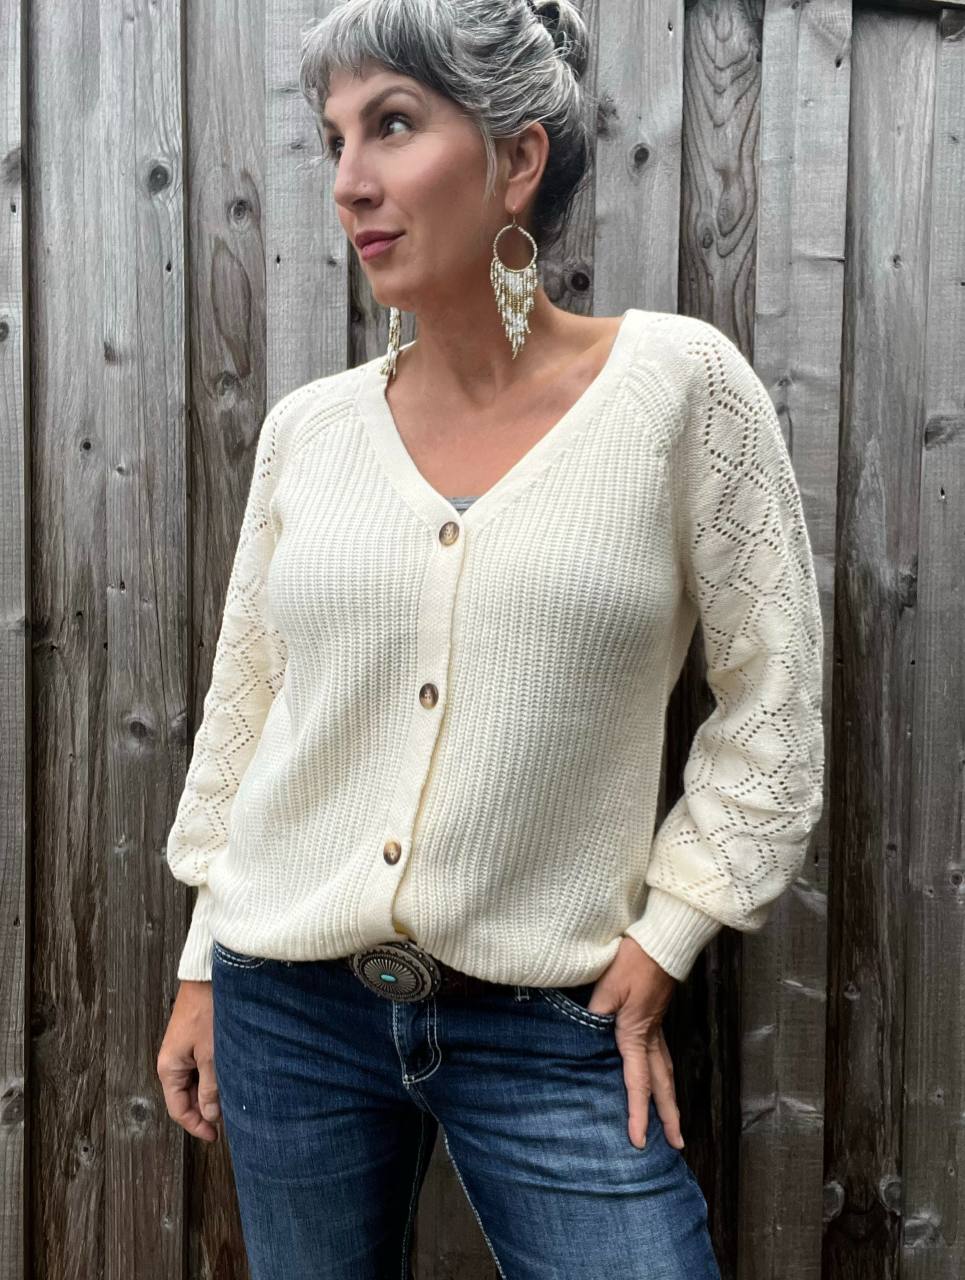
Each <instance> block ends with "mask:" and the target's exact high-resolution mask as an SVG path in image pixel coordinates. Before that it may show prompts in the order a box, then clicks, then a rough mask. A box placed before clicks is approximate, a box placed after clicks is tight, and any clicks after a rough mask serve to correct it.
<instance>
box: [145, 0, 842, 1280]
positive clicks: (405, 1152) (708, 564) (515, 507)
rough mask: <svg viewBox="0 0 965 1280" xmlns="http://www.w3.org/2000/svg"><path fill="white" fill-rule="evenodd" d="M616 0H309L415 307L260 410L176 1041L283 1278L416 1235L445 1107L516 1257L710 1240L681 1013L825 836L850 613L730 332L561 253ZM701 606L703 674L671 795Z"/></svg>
mask: <svg viewBox="0 0 965 1280" xmlns="http://www.w3.org/2000/svg"><path fill="white" fill-rule="evenodd" d="M586 44H587V36H586V29H585V27H584V24H583V22H582V20H581V18H580V15H579V13H578V12H577V10H576V9H575V8H574V7H573V6H572V5H570V4H567V3H560V4H542V5H538V4H530V3H527V2H526V0H511V2H509V3H507V2H506V0H462V2H459V0H349V3H347V4H344V5H342V6H341V7H339V8H336V9H335V10H334V11H332V12H331V13H330V14H329V15H328V17H326V19H325V20H324V21H322V22H321V23H320V24H319V25H318V26H317V27H315V28H314V29H313V30H312V31H311V32H310V33H309V34H308V36H307V38H306V40H305V44H304V48H303V61H302V68H301V82H302V87H303V89H304V90H305V92H306V95H307V97H308V99H309V101H310V102H311V103H312V106H313V108H314V109H315V111H316V112H317V114H318V119H319V124H320V128H321V130H322V132H323V136H324V141H325V147H326V151H327V153H328V154H329V155H330V156H331V158H332V161H333V163H334V165H335V181H334V199H335V202H336V205H337V207H338V214H339V218H340V220H341V222H342V225H343V227H344V229H345V232H346V235H347V236H348V238H349V239H350V241H351V242H352V244H353V245H354V247H355V251H356V252H357V253H358V255H359V260H360V263H361V267H362V269H363V270H364V271H365V272H366V275H367V278H368V279H369V281H370V283H371V287H372V291H373V294H374V296H375V297H376V299H377V300H378V301H379V302H380V303H382V304H384V305H387V306H388V307H389V308H390V324H389V351H388V354H387V356H386V358H385V359H384V360H383V359H382V358H381V357H380V358H376V359H373V360H369V361H367V362H366V363H364V364H361V365H359V366H356V367H355V368H353V369H349V370H345V371H343V372H340V373H337V374H334V375H331V376H328V377H324V378H320V379H317V380H316V381H314V382H312V383H309V384H307V385H306V386H303V387H299V388H297V389H296V390H295V391H293V392H291V393H289V394H288V395H287V396H285V397H284V398H283V399H282V400H281V401H280V402H279V404H277V405H276V406H274V408H273V409H272V410H271V412H270V413H269V415H268V417H267V418H266V420H265V423H264V425H263V427H262V430H261V434H260V437H259V442H258V450H257V458H256V463H255V469H254V473H253V477H252V482H251V490H250V493H249V498H248V504H247V507H246V511H245V517H244V521H243V525H242V529H241V534H240V537H239V543H238V550H237V553H236V558H235V563H234V566H233V569H232V575H231V581H230V583H229V587H228V593H227V597H226V603H225V612H224V622H223V625H222V631H221V635H220V637H219V642H218V648H217V652H216V655H215V659H214V667H213V672H212V679H211V686H210V688H209V691H208V693H207V696H206V698H205V705H204V718H203V722H202V725H201V727H200V729H199V731H198V734H197V736H196V739H195V744H194V750H193V756H192V760H191V766H190V769H189V772H188V777H187V780H186V784H185V790H184V794H183V796H182V798H181V801H180V804H179V807H178V813H177V817H176V821H175V824H174V827H173V829H172V832H171V836H170V839H169V843H168V861H169V863H170V866H171V869H172V871H173V873H174V874H175V875H176V876H177V877H178V878H179V879H181V880H183V881H185V882H187V883H191V884H195V885H197V886H198V898H197V903H196V906H195V910H194V915H193V918H192V923H191V928H190V931H189V935H188V939H187V942H186V944H185V947H184V951H183V953H182V957H181V962H180V965H179V968H178V976H179V977H180V978H181V979H182V985H181V989H180V991H179V994H178V999H177V1002H176V1004H175V1008H174V1012H173V1014H172V1017H171V1022H170V1025H169V1027H168V1031H167V1034H166V1037H165V1041H164V1044H163V1046H162V1049H161V1052H160V1054H159V1059H158V1072H159V1075H160V1077H161V1079H162V1082H163V1083H164V1089H165V1098H166V1103H167V1106H168V1109H169V1112H170V1114H171V1115H172V1117H173V1118H174V1119H175V1120H177V1121H178V1123H180V1124H181V1125H182V1126H183V1127H184V1128H185V1129H186V1130H187V1131H188V1132H189V1133H191V1134H193V1135H195V1136H197V1137H199V1138H201V1139H203V1140H205V1141H212V1140H214V1139H215V1137H216V1136H217V1132H218V1131H217V1129H216V1128H215V1126H214V1124H212V1123H211V1122H210V1118H211V1117H218V1116H219V1114H220V1115H222V1116H223V1120H224V1125H225V1131H226V1136H227V1138H228V1142H229V1147H230V1151H231V1156H232V1163H233V1167H234V1173H235V1178H236V1183H237V1189H238V1196H239V1203H240V1207H241V1214H242V1222H243V1226H244V1232H245V1242H246V1246H247V1249H248V1253H249V1259H250V1263H251V1269H252V1276H253V1277H254V1280H275V1278H276V1277H277V1278H279V1280H280V1278H281V1277H285V1280H296V1278H298V1277H306V1278H307V1277H309V1276H317V1275H325V1276H332V1277H340V1278H344V1280H347V1278H349V1277H353V1278H355V1277H357V1278H359V1280H361V1278H363V1277H371V1278H372V1280H375V1278H376V1277H382V1276H388V1275H397V1274H403V1275H406V1274H411V1273H410V1272H409V1271H408V1262H407V1260H406V1259H407V1255H408V1249H409V1240H410V1233H411V1228H412V1222H413V1219H414V1215H415V1210H416V1205H417V1202H418V1195H419V1189H420V1187H421V1184H422V1180H423V1177H424V1175H425V1171H426V1167H427V1164H428V1161H429V1157H430V1154H431V1151H432V1147H433V1141H434V1139H435V1137H436V1135H437V1131H438V1128H439V1126H440V1125H441V1126H442V1128H443V1136H444V1139H445V1143H446V1147H447V1150H448V1152H449V1155H450V1158H451V1159H452V1162H453V1165H454V1167H455V1168H456V1170H457V1173H458V1175H459V1177H460V1179H461V1181H462V1183H463V1186H464V1188H465V1191H466V1194H467V1198H468V1199H469V1202H470V1204H471V1206H472V1208H473V1211H474V1212H475V1214H476V1217H477V1220H478V1221H479V1224H480V1227H481V1229H482V1231H483V1233H484V1235H485V1238H486V1240H487V1242H488V1244H489V1247H490V1249H491V1250H492V1253H493V1257H494V1259H495V1261H496V1265H497V1268H498V1269H499V1272H500V1274H501V1275H505V1276H510V1277H513V1278H514V1280H524V1278H527V1280H528V1278H533V1280H535V1278H536V1277H550V1276H554V1277H562V1276H567V1277H568V1276H573V1277H577V1276H579V1277H581V1278H582V1277H596V1276H607V1277H612V1278H614V1280H615V1278H616V1277H631V1276H632V1277H644V1276H646V1277H663V1278H665V1280H668V1278H670V1277H683V1276H685V1275H686V1276H688V1277H690V1280H695V1278H696V1277H698V1276H699V1277H713V1276H719V1271H718V1269H717V1265H716V1262H715V1260H714V1256H713V1251H712V1248H711V1244H710V1240H709V1235H708V1231H707V1206H706V1203H705V1201H704V1198H703V1196H702V1194H701V1192H700V1188H699V1186H698V1184H697V1182H696V1180H695V1178H694V1177H693V1175H692V1174H691V1172H690V1170H689V1168H688V1166H687V1163H686V1161H685V1159H684V1157H683V1155H682V1154H681V1148H682V1147H683V1138H682V1136H681V1132H680V1122H679V1115H678V1110H677V1106H676V1102H675V1096H674V1087H673V1078H672V1066H671V1062H670V1057H669V1054H668V1051H667V1046H666V1043H665V1040H664V1037H663V1034H662V1030H661V1022H662V1018H663V1015H664V1012H665V1010H666V1007H667V1005H668V1002H669V1000H670V998H671V995H672V993H673V990H674V988H675V985H676V983H677V982H678V981H680V980H682V979H683V978H684V977H686V975H687V973H688V972H689V970H690V968H691V966H692V965H693V962H694V960H695V959H696V957H697V955H698V954H699V952H700V950H701V949H702V947H703V946H704V945H705V944H706V942H707V941H708V940H709V939H710V938H711V937H713V936H714V934H715V933H716V932H717V931H718V930H719V929H720V928H722V927H723V926H724V925H730V926H732V927H734V928H738V929H745V930H751V929H758V928H760V927H761V926H762V924H763V923H764V920H765V918H766V915H767V913H768V911H769V908H770V906H771V904H772V903H773V902H774V900H775V899H776V898H777V896H778V895H779V894H780V893H781V891H782V890H783V889H784V888H785V887H786V885H787V884H788V883H789V882H790V880H792V879H793V877H794V876H795V875H796V874H797V872H798V870H799V869H800V866H801V863H802V861H803V858H804V855H805V852H806V844H807V838H808V835H809V832H810V830H811V829H812V827H813V825H814V822H815V821H816V819H817V817H818V815H819V813H820V809H821V804H822V797H821V786H822V774H823V736H822V727H821V716H820V691H821V644H822V632H821V620H820V613H819V608H818V599H817V589H816V584H815V579H814V572H813V564H812V560H811V553H810V544H809V541H808V536H807V532H806V529H805V525H804V519H803V514H802V510H801V502H800V496H799V493H798V490H797V486H796V484H795V481H794V476H793V472H792V469H791V464H790V459H789V457H788V454H787V451H786V449H785V447H784V443H783V440H782V437H781V434H780V430H779V427H778V422H777V417H776V414H775V412H774V409H773V406H772V404H771V402H770V399H769V398H768V395H767V392H766V390H765V389H764V387H763V386H762V384H761V383H760V380H759V379H758V378H757V377H756V375H755V374H754V372H753V370H752V369H751V367H750V366H749V365H748V363H747V362H746V361H745V360H744V358H743V357H742V356H741V355H740V353H739V352H738V350H737V349H736V347H734V345H733V344H732V343H731V342H729V340H728V339H727V338H726V337H725V336H724V335H723V334H721V333H720V332H719V331H718V330H716V329H715V328H714V327H712V326H710V325H708V324H705V323H703V322H701V321H698V320H695V319H692V318H688V317H682V316H675V315H672V314H669V313H661V312H648V311H642V310H636V309H632V308H631V309H630V310H628V311H627V312H625V313H624V314H623V315H622V316H618V317H602V318H585V317H576V316H572V315H568V314H566V313H565V312H563V311H562V310H560V309H559V308H557V307H555V306H554V305H553V304H552V303H551V302H550V301H549V299H548V298H547V296H546V294H545V292H544V291H543V290H542V289H541V288H539V287H538V286H537V285H536V278H535V277H536V273H535V263H536V257H537V254H538V252H539V251H540V250H541V249H543V248H545V247H546V246H547V245H548V244H550V243H552V242H553V240H554V239H555V238H556V237H558V235H559V233H560V231H561V229H562V228H563V226H564V225H565V221H566V215H567V211H568V209H569V207H570V204H571V202H572V199H573V195H574V193H575V191H576V190H577V189H578V186H579V184H580V182H581V180H582V179H583V177H584V174H585V168H586V163H587V139H586V135H585V128H584V125H583V123H582V121H583V119H584V114H585V104H584V102H583V100H582V97H581V94H582V90H581V87H580V73H581V71H582V69H583V66H584V64H585V61H586ZM400 310H407V311H412V312H414V313H415V315H416V317H417V321H418V330H417V332H418V336H417V338H416V339H415V341H414V342H410V343H408V344H406V345H405V346H401V345H400V342H399V325H398V317H399V311H400ZM465 495H469V496H465ZM698 618H699V619H700V620H701V622H702V629H703V633H704V641H705V646H706V652H707V658H708V680H709V682H710V684H711V687H712V689H713V692H714V694H715V697H716V701H717V706H716V709H715V711H714V712H713V714H712V715H711V716H710V717H709V718H708V720H707V721H706V723H705V724H704V725H702V726H701V728H700V730H699V732H698V733H697V735H696V736H695V739H694V743H693V747H692V749H691V755H690V759H689V761H688V764H687V768H686V771H685V777H684V780H685V794H684V795H683V796H682V797H681V799H680V800H679V801H678V803H677V804H676V805H675V806H674V808H673V809H672V810H671V812H670V813H669V814H668V815H667V817H666V819H665V821H664V822H663V823H662V824H661V827H660V829H659V831H657V832H656V834H655V835H654V832H653V821H654V813H655V807H656V799H657V784H658V780H659V774H660V760H661V748H662V735H663V719H664V714H665V709H666V704H667V698H668V695H669V693H670V691H671V689H672V687H673V685H674V683H675V681H676V679H677V676H678V674H679V672H680V669H681V666H682V663H683V660H684V657H685V655H686V652H687V649H688V647H689V642H690V638H691V635H692V633H693V629H694V626H695V625H696V622H697V620H698ZM229 818H230V834H231V840H230V842H229V840H228V829H229ZM219 1108H220V1111H219Z"/></svg>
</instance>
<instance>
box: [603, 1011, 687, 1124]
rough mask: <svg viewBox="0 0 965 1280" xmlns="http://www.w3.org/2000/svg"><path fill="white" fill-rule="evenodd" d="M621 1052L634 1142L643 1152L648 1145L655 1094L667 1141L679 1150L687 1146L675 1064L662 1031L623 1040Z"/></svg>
mask: <svg viewBox="0 0 965 1280" xmlns="http://www.w3.org/2000/svg"><path fill="white" fill-rule="evenodd" d="M618 1039H619V1037H618ZM619 1048H620V1054H621V1056H622V1058H623V1082H624V1085H625V1086H626V1090H627V1109H628V1111H629V1124H628V1133H629V1135H630V1141H631V1142H632V1143H633V1145H634V1146H635V1147H640V1148H641V1149H642V1148H643V1147H645V1146H646V1145H647V1127H648V1125H649V1120H650V1097H651V1094H652V1095H653V1100H654V1103H655V1104H656V1108H657V1113H658V1115H659V1116H660V1120H661V1123H662V1124H663V1128H664V1134H665V1136H666V1138H667V1141H668V1142H669V1143H670V1145H671V1146H672V1147H677V1148H678V1149H679V1148H680V1147H682V1146H683V1145H684V1139H683V1134H682V1133H681V1132H680V1111H679V1110H678V1108H677V1094H676V1090H675V1088H674V1081H673V1062H672V1060H671V1057H670V1050H669V1049H668V1048H667V1042H666V1040H665V1039H664V1035H663V1030H662V1028H659V1027H658V1028H657V1030H656V1031H651V1032H648V1033H647V1035H646V1036H641V1035H639V1034H636V1035H633V1034H628V1035H626V1036H625V1037H624V1038H622V1039H621V1042H620V1044H619Z"/></svg>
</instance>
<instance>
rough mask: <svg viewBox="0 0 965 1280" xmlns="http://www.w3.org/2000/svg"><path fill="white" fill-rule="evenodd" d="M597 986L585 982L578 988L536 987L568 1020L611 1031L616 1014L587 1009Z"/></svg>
mask: <svg viewBox="0 0 965 1280" xmlns="http://www.w3.org/2000/svg"><path fill="white" fill-rule="evenodd" d="M595 986H596V983H595V982H585V983H583V984H582V985H580V986H578V987H536V991H537V992H538V993H539V995H540V997H541V998H542V999H543V1000H545V1001H546V1003H547V1004H549V1005H552V1007H553V1008H554V1009H556V1010H557V1011H558V1012H559V1013H562V1014H564V1015H565V1016H566V1017H567V1018H570V1019H572V1020H574V1021H576V1022H582V1023H583V1025H584V1026H591V1027H597V1028H599V1030H601V1031H611V1030H612V1029H613V1027H614V1025H615V1023H616V1018H617V1015H616V1014H615V1013H591V1012H590V1010H589V1009H588V1008H587V1007H586V1006H587V1005H588V1004H589V1002H590V999H591V998H592V995H593V988H594V987H595Z"/></svg>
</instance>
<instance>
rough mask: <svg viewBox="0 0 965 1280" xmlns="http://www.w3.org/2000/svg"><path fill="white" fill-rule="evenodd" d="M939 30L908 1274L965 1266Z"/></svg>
mask: <svg viewBox="0 0 965 1280" xmlns="http://www.w3.org/2000/svg"><path fill="white" fill-rule="evenodd" d="M938 36H939V44H938V49H937V51H936V65H935V103H934V126H933V129H932V148H931V180H930V181H931V198H930V202H929V203H930V217H929V227H928V244H927V255H928V267H927V272H928V274H927V282H926V296H925V314H926V316H927V328H926V330H925V332H924V334H923V335H921V337H920V340H919V342H920V345H919V350H918V353H917V354H918V358H919V360H920V363H921V368H922V371H923V378H922V384H921V403H920V406H919V413H918V417H917V419H916V421H915V422H914V423H910V424H909V427H910V428H911V431H910V432H909V434H910V435H911V437H912V439H911V443H912V444H913V446H914V447H915V448H916V450H917V451H918V457H919V459H920V464H919V465H920V486H919V496H918V560H917V567H918V577H917V590H916V595H915V605H914V618H915V624H916V627H915V630H916V634H915V639H914V657H913V659H912V661H913V662H914V673H915V692H914V710H913V713H912V716H911V717H910V719H911V740H912V753H913V762H912V776H911V785H910V792H909V806H910V823H909V842H908V874H907V877H906V881H905V894H906V899H905V910H904V916H905V924H906V933H905V974H904V979H905V1000H904V1005H905V1027H904V1046H903V1055H904V1057H903V1064H902V1065H903V1068H904V1070H903V1089H902V1103H903V1108H902V1116H901V1135H902V1146H901V1165H900V1169H899V1170H895V1171H894V1173H891V1174H890V1175H888V1176H886V1178H885V1180H884V1182H883V1183H881V1184H880V1186H881V1192H880V1194H882V1196H883V1197H884V1198H885V1200H886V1202H887V1204H888V1207H889V1210H890V1211H891V1212H892V1213H894V1212H896V1211H897V1210H899V1209H900V1212H901V1223H902V1229H901V1253H900V1267H899V1270H900V1274H901V1277H902V1280H939V1278H944V1277H945V1276H961V1275H965V1230H963V1228H965V1204H963V1197H962V1188H961V1171H962V1167H963V1162H965V1135H963V1119H965V1054H963V1046H962V1033H963V1029H965V993H963V989H962V981H961V978H962V957H963V956H965V822H963V813H965V808H963V799H965V797H963V785H962V741H963V723H962V720H963V717H962V706H961V692H962V689H963V688H965V645H963V636H965V631H963V628H962V617H963V607H965V578H963V574H962V549H963V548H965V371H963V367H962V352H965V216H963V210H962V203H963V201H962V194H963V192H965V145H963V144H965V13H962V12H952V11H951V10H949V11H948V12H946V13H945V14H944V15H943V16H942V19H941V22H940V24H939V29H938ZM912 336H913V335H911V334H909V339H911V338H912ZM910 350H912V351H914V348H913V347H910ZM908 719H909V717H908V716H906V718H905V720H906V723H907V721H908Z"/></svg>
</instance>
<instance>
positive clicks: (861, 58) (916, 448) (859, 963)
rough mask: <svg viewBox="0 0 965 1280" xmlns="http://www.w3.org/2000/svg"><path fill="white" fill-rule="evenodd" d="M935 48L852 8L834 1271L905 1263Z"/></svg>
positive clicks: (833, 818) (839, 569)
mask: <svg viewBox="0 0 965 1280" xmlns="http://www.w3.org/2000/svg"><path fill="white" fill-rule="evenodd" d="M937 50H938V40H937V23H936V21H935V19H934V17H933V16H918V15H904V14H897V13H892V12H881V13H878V12H873V11H870V10H866V9H861V10H856V11H855V14H854V27H853V36H852V80H851V85H852V87H851V132H850V150H849V191H848V223H847V239H846V245H845V255H846V268H845V326H844V333H845V344H844V350H843V359H842V365H843V369H844V372H845V377H844V381H843V395H842V402H841V430H840V437H839V490H838V541H837V558H836V582H835V643H834V664H835V670H834V677H835V686H834V700H833V704H832V708H831V723H832V759H831V770H832V777H833V778H834V787H833V788H832V792H831V797H830V812H829V814H828V817H829V820H830V823H831V831H832V833H833V834H832V849H831V855H832V856H831V860H830V876H829V883H828V929H829V948H828V957H829V963H828V1026H827V1060H826V1070H827V1110H826V1118H825V1124H826V1140H825V1166H826V1173H825V1180H826V1185H825V1202H826V1218H827V1229H826V1235H825V1241H824V1250H823V1256H822V1263H823V1268H824V1270H823V1274H824V1275H827V1276H842V1277H845V1278H846V1280H872V1277H873V1278H874V1280H887V1278H888V1277H895V1276H899V1275H900V1274H901V1249H900V1243H901V1234H902V1220H901V1208H902V1195H901V1185H900V1177H901V1173H902V1165H903V1155H902V1146H903V1137H902V1120H903V1116H904V1114H905V1104H904V1101H903V1093H904V1075H905V1068H906V1063H905V1049H904V1046H905V1043H906V1038H905V1006H906V992H907V983H908V978H909V973H908V967H907V966H908V955H907V951H906V946H907V934H906V929H907V921H906V905H907V878H908V873H909V841H910V836H911V831H910V816H911V812H912V797H913V788H914V781H913V779H914V762H915V757H916V753H917V751H919V750H920V747H918V746H917V745H916V743H915V741H914V739H913V736H912V732H911V730H912V726H913V723H914V717H913V708H914V700H915V691H916V685H917V683H918V677H917V674H916V658H917V653H916V650H917V648H918V646H917V642H916V630H917V617H918V601H917V595H918V582H917V579H918V556H919V546H920V532H919V502H920V497H921V475H920V472H921V459H922V438H921V436H922V425H923V389H924V381H925V358H926V350H927V340H928V339H927V333H928V254H929V246H930V244H931V238H932V236H931V169H932V147H933V141H934V123H935V122H934V103H935V87H936V69H937V58H936V54H937ZM958 197H959V200H960V199H961V192H959V193H958ZM959 305H961V304H959ZM907 994H908V995H909V996H910V995H912V993H911V992H907ZM932 1065H933V1066H934V1065H935V1064H932ZM930 1274H934V1275H937V1274H939V1273H938V1272H933V1273H930ZM947 1274H948V1275H949V1276H950V1275H951V1274H953V1273H952V1272H948V1273H947Z"/></svg>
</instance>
